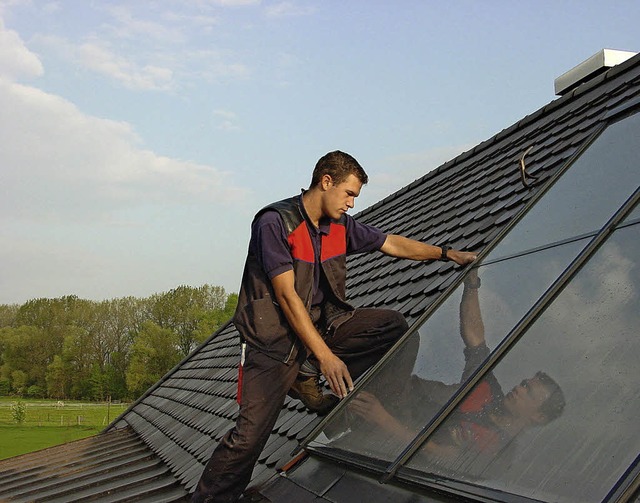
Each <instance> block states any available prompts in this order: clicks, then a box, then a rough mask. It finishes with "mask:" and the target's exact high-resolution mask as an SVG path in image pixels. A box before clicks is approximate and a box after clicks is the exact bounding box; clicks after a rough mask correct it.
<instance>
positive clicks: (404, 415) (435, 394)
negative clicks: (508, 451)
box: [349, 269, 565, 464]
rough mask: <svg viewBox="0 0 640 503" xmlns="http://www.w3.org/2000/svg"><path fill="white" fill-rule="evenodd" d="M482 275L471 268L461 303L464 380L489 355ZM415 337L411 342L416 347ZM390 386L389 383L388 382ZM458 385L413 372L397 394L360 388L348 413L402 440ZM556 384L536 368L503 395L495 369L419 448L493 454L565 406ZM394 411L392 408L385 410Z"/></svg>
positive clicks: (440, 453)
mask: <svg viewBox="0 0 640 503" xmlns="http://www.w3.org/2000/svg"><path fill="white" fill-rule="evenodd" d="M479 287H480V279H479V278H478V276H477V270H476V269H474V270H473V271H472V272H471V273H470V275H469V277H468V278H467V279H466V280H465V283H464V291H463V294H462V300H461V302H460V333H461V335H462V339H463V341H464V344H465V349H464V355H465V368H464V372H463V374H462V382H464V381H465V380H466V379H467V378H468V377H469V376H470V375H471V374H472V373H473V372H474V371H475V370H476V369H477V368H478V366H479V365H480V364H481V363H482V362H483V361H484V360H485V359H486V358H487V356H488V355H489V349H488V348H487V346H486V344H485V334H484V324H483V322H482V317H481V313H480V304H479V301H478V288H479ZM417 342H418V341H417V338H416V340H415V341H410V342H409V343H408V344H412V343H414V345H415V347H416V351H417ZM390 386H391V387H393V385H390ZM458 388H459V384H444V383H442V382H439V381H429V380H425V379H421V378H419V377H418V376H416V375H412V376H411V377H410V378H409V380H408V381H405V385H404V387H403V390H402V391H401V392H400V393H399V394H394V393H389V392H388V391H387V392H386V393H385V395H386V397H388V398H384V399H383V401H384V405H383V403H381V401H380V400H379V399H378V397H377V396H376V395H378V396H382V394H378V393H376V394H375V395H374V394H373V393H368V392H365V391H363V392H361V393H359V394H358V395H357V396H355V397H354V399H353V400H352V403H351V404H349V408H350V410H351V412H353V413H355V414H356V415H358V416H360V417H362V418H363V419H364V420H365V421H367V422H369V423H370V424H371V425H372V426H374V427H375V428H376V429H378V430H381V432H380V433H383V434H384V435H391V436H393V437H396V438H398V437H399V439H400V440H401V441H402V443H406V442H408V441H410V440H412V439H413V438H414V437H415V435H416V433H417V432H418V431H419V430H420V429H421V428H422V427H423V426H424V424H425V421H428V420H429V419H431V417H433V415H435V414H436V413H437V412H438V411H439V410H440V409H441V407H442V406H443V405H444V404H445V403H446V402H447V401H448V400H449V399H450V398H451V396H452V395H453V394H454V392H455V391H456V390H457V389H458ZM564 404H565V402H564V396H563V393H562V390H561V389H560V387H559V386H558V384H557V383H556V382H555V381H554V380H553V379H551V378H550V377H549V376H548V375H547V374H545V373H543V372H538V373H537V374H535V375H534V376H533V377H531V378H529V379H525V380H523V381H522V382H521V383H520V384H519V385H517V386H515V387H514V388H513V389H512V390H511V391H509V392H508V393H507V394H506V395H505V394H504V393H503V392H502V389H501V388H500V385H499V384H498V381H497V379H496V378H495V376H494V375H493V373H489V374H488V375H486V376H485V377H484V378H483V379H482V380H481V381H480V382H479V383H478V384H477V385H476V387H475V388H474V389H473V390H472V391H471V393H470V394H469V395H468V396H467V397H466V398H465V399H464V400H463V401H462V402H461V403H460V405H459V406H458V407H457V409H456V410H455V411H454V412H453V413H452V414H451V415H450V416H449V417H448V418H447V420H446V421H445V422H444V423H443V424H442V425H441V427H440V428H438V430H436V432H435V433H434V434H433V435H432V436H431V437H430V439H429V441H428V442H427V443H426V444H425V445H424V447H423V451H422V452H423V454H425V455H426V456H427V457H428V458H429V459H432V460H438V461H441V462H445V463H446V464H448V463H449V462H452V461H454V460H455V459H456V458H457V457H458V456H459V455H460V454H465V453H466V455H467V456H468V455H469V451H475V452H476V453H482V454H484V455H491V456H493V455H495V454H496V453H498V452H499V451H500V450H502V449H503V448H505V447H506V446H507V445H509V443H510V441H511V440H512V439H514V438H515V436H516V435H517V434H518V433H520V432H521V431H523V430H525V429H528V428H530V427H532V426H539V425H543V424H546V423H548V422H549V421H551V420H553V419H555V418H557V417H558V416H559V415H560V414H561V413H562V410H563V408H564ZM389 411H393V412H389Z"/></svg>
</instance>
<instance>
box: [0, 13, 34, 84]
mask: <svg viewBox="0 0 640 503" xmlns="http://www.w3.org/2000/svg"><path fill="white" fill-rule="evenodd" d="M43 73H44V68H43V66H42V63H41V62H40V59H39V58H38V56H36V55H35V54H34V53H33V52H31V51H30V50H29V49H27V47H26V46H25V45H24V43H23V42H22V39H21V38H20V36H19V35H18V34H17V33H16V32H15V31H13V30H7V29H6V28H5V26H4V22H3V20H2V19H1V18H0V77H4V78H6V79H10V80H15V79H18V78H21V77H39V76H41V75H42V74H43Z"/></svg>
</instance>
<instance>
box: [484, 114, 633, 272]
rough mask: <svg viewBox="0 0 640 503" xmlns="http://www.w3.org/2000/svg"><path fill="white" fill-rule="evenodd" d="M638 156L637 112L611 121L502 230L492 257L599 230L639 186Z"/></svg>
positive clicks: (503, 255)
mask: <svg viewBox="0 0 640 503" xmlns="http://www.w3.org/2000/svg"><path fill="white" fill-rule="evenodd" d="M638 159H640V114H636V115H634V116H632V117H629V118H627V119H625V120H622V121H620V122H618V123H616V124H612V125H611V126H609V127H608V128H607V129H606V130H605V131H604V132H603V133H602V134H601V135H600V136H599V137H598V138H597V139H596V140H595V142H594V143H593V144H592V145H591V146H590V147H589V148H588V149H587V150H586V151H585V152H584V153H583V154H582V155H581V156H580V158H578V159H577V160H576V162H575V163H574V164H573V166H571V167H570V168H569V170H568V171H567V172H566V173H564V175H563V176H562V177H560V179H559V180H558V181H557V182H556V183H555V184H554V185H553V187H551V188H550V189H549V191H548V192H547V193H546V194H545V195H544V196H543V197H542V198H541V199H540V201H538V203H537V204H536V205H535V206H534V207H533V208H532V209H531V210H530V211H529V212H528V213H527V214H526V215H525V216H524V218H523V219H522V220H521V221H520V222H519V223H518V225H517V226H516V227H515V228H514V229H513V230H512V231H511V232H510V233H509V234H508V235H507V236H505V238H504V239H503V240H502V242H501V243H500V244H499V245H498V246H497V247H496V248H495V249H494V250H493V252H492V253H491V257H492V258H498V257H505V256H508V255H512V254H514V253H519V252H521V251H523V250H529V249H532V248H537V247H539V246H543V245H546V244H548V243H555V242H557V241H561V240H564V239H567V238H571V237H574V236H581V235H583V234H586V233H589V232H593V231H596V230H599V229H600V228H601V227H602V226H603V225H604V224H605V223H606V222H607V220H608V219H609V217H610V216H611V215H612V214H613V213H614V211H615V210H616V209H617V208H618V207H620V206H621V205H622V203H623V202H624V201H626V200H627V198H628V197H629V196H630V195H631V194H633V191H634V190H635V188H636V187H637V186H638V184H639V182H640V169H638ZM487 260H488V259H487Z"/></svg>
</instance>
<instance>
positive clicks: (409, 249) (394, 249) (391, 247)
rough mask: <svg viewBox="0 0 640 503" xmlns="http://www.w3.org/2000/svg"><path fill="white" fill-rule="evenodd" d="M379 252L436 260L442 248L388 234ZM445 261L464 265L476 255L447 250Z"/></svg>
mask: <svg viewBox="0 0 640 503" xmlns="http://www.w3.org/2000/svg"><path fill="white" fill-rule="evenodd" d="M380 251H381V252H382V253H384V254H386V255H390V256H392V257H398V258H406V259H409V260H419V261H422V260H438V259H441V258H442V248H441V247H440V246H434V245H430V244H427V243H423V242H422V241H417V240H415V239H409V238H406V237H404V236H400V235H398V234H389V235H387V239H386V240H385V242H384V244H383V245H382V246H381V247H380ZM446 259H448V260H452V261H453V262H455V263H457V264H459V265H465V264H469V263H471V262H473V261H474V260H475V259H476V254H475V253H472V252H463V251H459V250H454V249H449V250H448V251H447V253H446Z"/></svg>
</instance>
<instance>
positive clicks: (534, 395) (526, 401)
mask: <svg viewBox="0 0 640 503" xmlns="http://www.w3.org/2000/svg"><path fill="white" fill-rule="evenodd" d="M550 396H551V391H550V390H549V389H548V388H547V386H545V385H544V384H543V383H542V382H540V380H539V379H538V378H537V377H532V378H531V379H525V380H524V381H522V382H521V383H520V384H519V385H517V386H515V387H514V388H513V389H512V390H511V391H509V393H507V395H506V396H505V397H504V407H505V409H506V410H507V411H508V412H509V413H510V414H511V415H512V416H514V417H518V418H520V417H523V418H527V419H529V420H530V421H532V422H534V423H541V422H543V421H544V415H543V414H542V413H541V412H540V407H541V406H542V404H543V403H544V402H545V401H546V400H547V399H548V398H549V397H550Z"/></svg>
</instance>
